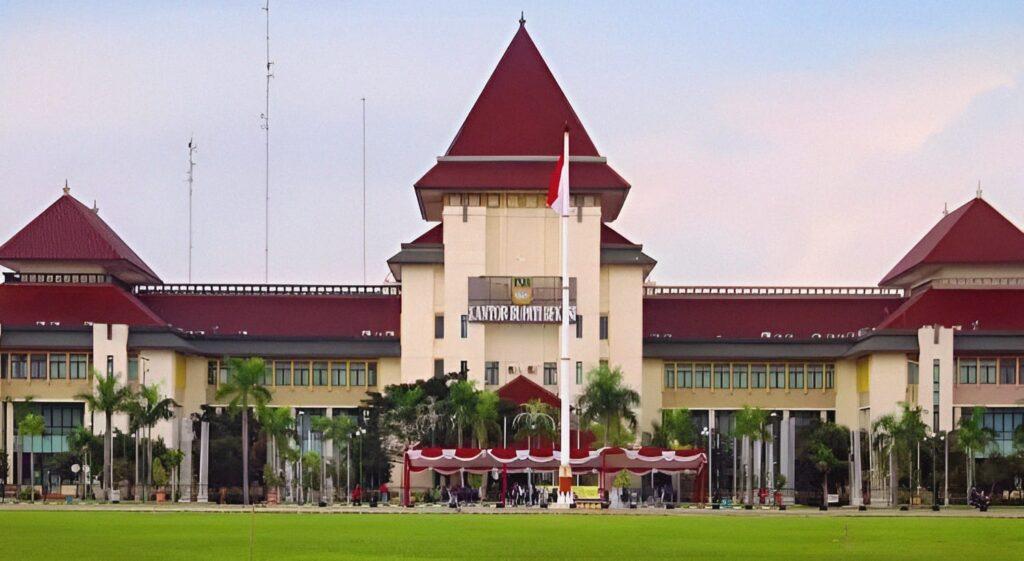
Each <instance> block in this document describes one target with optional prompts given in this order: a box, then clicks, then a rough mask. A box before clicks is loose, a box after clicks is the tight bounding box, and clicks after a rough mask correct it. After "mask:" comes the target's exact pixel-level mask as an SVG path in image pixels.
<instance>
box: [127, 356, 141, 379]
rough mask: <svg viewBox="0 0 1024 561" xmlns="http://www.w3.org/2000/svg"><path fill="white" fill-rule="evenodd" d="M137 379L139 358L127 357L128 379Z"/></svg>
mask: <svg viewBox="0 0 1024 561" xmlns="http://www.w3.org/2000/svg"><path fill="white" fill-rule="evenodd" d="M138 380H139V359H138V357H134V356H132V357H128V381H129V382H137V381H138Z"/></svg>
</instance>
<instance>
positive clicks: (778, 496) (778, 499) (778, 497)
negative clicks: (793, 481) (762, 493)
mask: <svg viewBox="0 0 1024 561" xmlns="http://www.w3.org/2000/svg"><path fill="white" fill-rule="evenodd" d="M785 487H786V476H785V475H782V474H781V473H776V474H775V506H777V507H779V510H786V505H784V504H782V489H784V488H785Z"/></svg>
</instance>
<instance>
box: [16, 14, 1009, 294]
mask: <svg viewBox="0 0 1024 561" xmlns="http://www.w3.org/2000/svg"><path fill="white" fill-rule="evenodd" d="M262 5H263V4H262V1H261V0H249V1H247V2H198V1H195V2H191V1H186V2H174V3H170V2H134V3H126V2H66V3H62V2H46V3H42V2H34V1H30V2H21V1H12V0H0V60H2V61H3V66H4V67H3V71H2V72H0V193H2V194H3V204H0V239H7V238H9V237H10V236H11V235H13V234H14V233H15V232H17V231H18V230H19V229H20V228H21V227H22V226H24V225H25V224H26V223H27V222H28V221H29V220H30V219H31V218H33V217H34V216H35V215H36V214H38V213H39V212H40V211H41V210H43V209H44V208H45V207H46V206H48V205H49V204H51V203H52V202H53V201H54V200H55V199H56V198H57V197H58V196H59V195H60V194H61V191H60V188H61V187H63V185H64V182H65V179H66V180H67V181H68V184H69V185H70V187H71V193H72V194H73V195H74V196H76V197H78V198H79V199H80V200H82V201H83V202H86V203H87V204H90V205H91V204H92V202H93V201H94V200H95V201H96V204H97V205H98V206H99V208H100V216H102V217H103V218H104V219H105V220H106V221H107V222H108V223H109V224H110V225H111V226H112V227H113V228H114V229H115V230H116V231H117V232H118V233H119V234H120V235H121V237H123V238H124V239H125V240H126V241H127V242H128V244H129V245H131V246H132V248H133V249H135V251H136V252H137V253H138V254H139V255H140V256H142V258H143V259H144V260H145V261H146V262H147V263H148V264H149V265H150V266H151V267H152V268H153V269H154V270H156V272H157V273H158V274H159V275H160V276H161V277H162V278H163V280H164V281H166V282H183V281H185V280H186V278H187V248H188V242H187V236H188V228H187V221H188V194H187V193H188V188H187V184H186V182H185V176H186V170H187V161H188V154H187V143H188V140H189V138H190V137H191V138H194V139H195V142H196V144H197V145H198V151H197V153H196V161H197V166H196V170H195V183H194V192H193V205H194V211H193V221H194V249H193V275H192V280H193V281H195V282H209V281H219V282H257V281H262V278H263V232H264V220H263V208H264V207H263V192H264V136H263V135H264V131H263V130H262V129H261V120H260V115H261V113H263V111H264V101H265V98H264V95H265V90H264V87H265V78H264V74H265V56H266V52H265V49H266V43H265V27H264V26H265V19H264V18H265V13H264V12H263V10H262V9H261V8H262ZM520 10H522V11H524V12H525V16H526V20H527V24H526V25H527V29H528V30H529V31H530V34H531V36H532V37H533V39H534V41H535V42H536V43H537V45H538V47H539V48H540V50H541V53H542V54H543V55H544V57H545V59H546V60H547V62H548V64H549V66H550V67H551V69H552V71H553V72H554V74H555V76H556V78H557V79H558V81H559V83H560V84H561V86H562V88H563V90H564V91H565V92H566V94H567V96H568V97H569V99H570V101H571V102H572V104H573V106H574V108H575V109H576V112H577V114H579V115H580V117H581V119H582V120H583V123H584V125H585V126H586V127H587V130H588V132H589V133H590V136H591V138H592V139H593V140H594V142H595V143H596V144H597V147H598V150H599V151H600V152H601V153H602V154H603V155H605V156H607V157H608V161H609V163H610V164H611V165H612V166H613V167H614V168H615V169H616V170H617V171H618V172H619V173H620V174H621V175H622V176H623V177H625V178H626V179H627V181H629V182H630V183H631V184H632V190H631V192H630V195H629V197H628V198H627V200H626V204H625V207H624V208H623V211H622V213H621V215H620V217H619V218H618V220H616V221H615V222H614V223H613V224H612V226H613V227H614V228H616V229H617V230H618V231H619V232H621V233H622V234H624V235H625V236H627V237H628V238H630V239H631V240H633V241H634V242H637V243H642V244H644V250H645V252H646V253H648V254H649V255H651V256H652V257H654V258H655V259H657V260H658V261H659V264H658V266H657V267H656V268H655V269H654V273H653V274H652V277H651V280H653V281H655V282H657V283H659V284H685V285H692V284H716V285H720V284H727V285H750V284H757V285H776V284H787V285H874V284H876V283H877V282H878V280H879V279H881V278H882V276H883V275H884V274H885V273H886V272H887V271H888V270H889V269H890V268H891V267H892V266H893V265H894V264H895V263H896V262H897V261H898V260H899V259H900V257H902V256H903V254H904V253H906V251H907V250H908V249H909V248H910V247H911V246H912V245H913V244H914V243H916V242H917V240H918V239H919V238H920V237H921V236H922V235H923V234H924V233H925V232H926V231H927V230H928V229H929V228H930V227H931V226H932V225H933V224H934V223H935V222H936V221H937V220H938V219H940V218H941V216H942V209H943V206H944V205H947V204H948V206H949V208H950V210H952V209H953V208H955V207H957V206H959V205H960V204H963V203H965V202H967V201H968V200H970V199H971V198H972V197H974V196H975V191H976V189H977V186H978V182H979V181H980V182H981V187H982V189H983V196H984V197H985V199H986V200H988V201H989V202H991V203H992V204H993V205H995V206H996V208H998V209H1000V210H1001V211H1002V212H1003V213H1004V214H1005V215H1006V216H1007V217H1008V218H1010V219H1011V220H1012V221H1014V222H1015V223H1016V224H1018V226H1020V225H1022V224H1024V87H1022V81H1024V56H1021V53H1024V3H1020V2H1005V3H988V2H970V3H966V2H965V3H961V5H960V6H957V5H954V4H953V3H949V2H918V3H901V2H856V3H855V2H849V3H833V2H828V3H822V2H817V3H793V2H763V3H761V2H757V3H754V2H736V3H683V2H671V3H657V2H641V3H630V2H586V3H582V2H553V1H550V0H546V1H543V2H537V1H521V2H519V3H508V2H482V1H476V2H429V3H428V2H385V1H376V2H324V3H315V2H308V1H306V2H297V1H279V0H273V3H272V5H271V46H270V49H271V59H272V60H273V61H274V66H273V72H274V77H273V79H272V81H271V110H270V116H271V117H270V118H271V121H270V122H271V125H270V126H271V128H270V133H271V158H270V183H271V203H270V213H271V218H270V238H271V241H270V280H271V282H282V283H283V282H296V283H325V284H343V283H359V282H362V280H363V269H362V263H363V256H362V250H361V246H362V223H361V220H362V219H361V216H362V211H361V205H360V202H361V192H362V105H361V103H362V102H361V101H360V100H361V98H364V97H365V98H366V127H367V132H366V146H367V155H366V164H367V169H366V177H367V192H368V195H367V205H368V211H367V223H366V232H367V234H366V236H367V255H366V262H367V271H366V276H367V281H368V282H370V283H377V282H381V281H383V280H384V278H385V276H386V275H387V273H388V270H387V266H386V263H385V261H386V259H387V258H388V257H390V256H391V255H393V254H394V253H396V252H397V251H398V250H399V245H400V244H401V243H402V242H406V241H410V240H411V239H413V238H414V237H416V236H418V235H419V234H420V233H422V232H423V231H425V230H426V229H428V228H429V227H430V224H428V223H426V222H424V221H423V220H422V218H421V217H420V215H419V210H418V207H417V205H416V198H415V195H414V193H413V188H412V185H413V183H414V182H415V181H416V180H417V179H419V177H420V176H422V174H423V173H425V172H426V171H427V170H428V169H429V168H430V167H431V165H432V164H433V162H434V161H435V158H436V157H437V156H438V155H440V154H442V153H443V152H444V150H445V149H446V147H447V146H448V144H449V143H450V142H451V139H452V138H453V136H454V134H455V132H456V131H457V130H458V128H459V126H460V125H461V124H462V121H463V119H464V118H465V116H466V114H467V112H468V111H469V108H470V106H471V105H472V103H473V102H474V101H475V99H476V97H477V95H478V94H479V92H480V90H481V89H482V87H483V85H484V82H485V81H486V80H487V78H488V76H489V75H490V73H491V71H492V70H493V68H494V66H495V64H496V63H497V61H498V59H499V57H500V56H501V54H502V52H503V51H504V49H505V47H506V46H507V44H508V42H509V41H510V40H511V38H512V36H513V34H514V33H515V31H516V29H517V26H518V23H517V21H518V19H519V15H520Z"/></svg>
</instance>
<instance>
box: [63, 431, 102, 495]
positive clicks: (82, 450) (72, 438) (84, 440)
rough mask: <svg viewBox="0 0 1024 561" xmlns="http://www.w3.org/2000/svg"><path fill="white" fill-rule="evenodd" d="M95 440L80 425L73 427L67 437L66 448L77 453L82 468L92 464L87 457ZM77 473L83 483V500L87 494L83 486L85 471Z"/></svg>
mask: <svg viewBox="0 0 1024 561" xmlns="http://www.w3.org/2000/svg"><path fill="white" fill-rule="evenodd" d="M96 440H97V438H96V435H94V434H93V433H91V432H89V429H87V428H85V427H84V426H81V425H79V426H77V427H75V428H74V429H73V430H72V431H71V434H70V435H68V448H69V449H71V450H74V451H75V452H77V453H78V461H79V463H80V464H81V465H82V466H83V467H85V466H88V465H89V464H91V463H92V462H91V459H90V457H89V456H90V454H89V450H90V448H91V447H92V445H93V443H94V442H95V441H96ZM79 473H81V474H82V475H81V479H82V482H83V486H82V499H85V497H86V495H87V494H88V489H87V488H86V486H85V470H84V469H82V470H81V471H80V472H79Z"/></svg>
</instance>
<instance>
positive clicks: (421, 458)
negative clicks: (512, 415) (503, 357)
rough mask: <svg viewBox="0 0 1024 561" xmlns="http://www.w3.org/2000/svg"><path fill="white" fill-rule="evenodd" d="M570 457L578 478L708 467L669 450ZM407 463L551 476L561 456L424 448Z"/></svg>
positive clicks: (698, 457) (545, 451)
mask: <svg viewBox="0 0 1024 561" xmlns="http://www.w3.org/2000/svg"><path fill="white" fill-rule="evenodd" d="M569 456H570V457H569V465H570V466H572V469H573V472H574V473H575V474H578V475H582V474H587V473H617V472H619V471H622V470H628V471H630V472H632V473H635V474H637V475H646V474H648V473H650V472H651V471H652V470H654V471H659V472H663V473H678V472H695V473H696V472H697V471H699V470H700V469H701V468H702V467H703V466H704V464H705V463H707V455H706V454H705V453H704V451H703V450H701V449H689V450H666V449H662V448H649V447H645V448H640V449H638V450H629V449H625V448H614V447H609V448H599V449H597V450H579V449H576V450H572V451H570V454H569ZM405 461H406V464H407V466H408V469H409V470H410V471H412V472H420V471H424V470H427V469H430V470H434V471H436V472H438V473H441V474H443V475H451V474H454V473H460V472H469V473H487V472H489V471H492V470H504V471H506V472H508V473H525V472H527V471H531V472H538V473H549V472H555V471H558V466H559V464H560V463H561V452H560V451H558V450H553V449H551V448H534V449H531V450H517V449H512V448H490V449H481V448H424V449H421V450H409V451H407V452H406V454H405Z"/></svg>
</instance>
